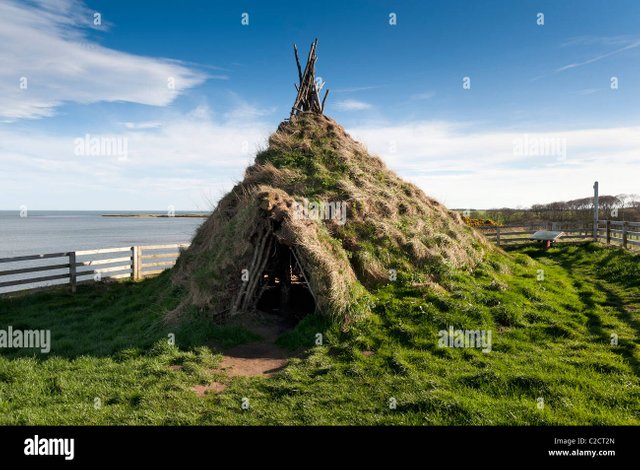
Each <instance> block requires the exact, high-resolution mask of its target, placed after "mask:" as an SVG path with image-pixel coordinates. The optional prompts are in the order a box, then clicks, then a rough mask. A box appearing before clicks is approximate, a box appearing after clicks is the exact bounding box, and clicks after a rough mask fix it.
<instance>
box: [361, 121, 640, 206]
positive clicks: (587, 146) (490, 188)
mask: <svg viewBox="0 0 640 470" xmlns="http://www.w3.org/2000/svg"><path fill="white" fill-rule="evenodd" d="M350 132H351V134H352V135H353V136H354V137H356V138H357V139H358V140H360V141H361V142H363V143H365V144H366V145H367V147H368V148H369V149H370V151H372V152H373V153H376V154H378V155H380V156H381V157H382V158H383V159H384V161H385V162H387V164H388V165H389V167H391V168H392V169H394V170H396V171H397V172H398V173H399V174H400V175H401V176H403V177H405V178H407V179H409V180H412V181H413V182H414V183H416V184H418V185H419V186H420V187H421V188H422V189H423V190H424V191H425V192H426V193H427V194H429V195H431V196H433V197H435V198H437V199H439V200H440V201H441V202H443V203H445V204H446V205H447V206H449V207H478V208H487V207H503V206H511V207H515V206H517V205H523V206H528V205H531V204H534V203H537V202H547V201H554V200H563V199H571V198H574V197H575V198H577V197H586V196H589V194H590V193H591V186H592V184H593V181H595V180H599V181H600V185H601V188H602V189H601V192H604V193H607V194H618V193H623V192H629V193H634V192H635V193H637V192H640V187H639V185H638V178H637V175H638V168H639V166H640V127H624V128H609V129H608V128H595V129H581V130H571V131H562V130H558V131H549V132H529V133H527V134H526V135H527V137H526V138H527V139H529V141H534V140H537V141H538V142H543V141H544V140H545V139H546V140H547V141H548V139H559V140H560V141H563V142H566V158H564V159H563V158H562V156H561V155H546V156H545V155H541V156H535V155H531V156H522V155H518V154H517V152H515V144H516V143H518V142H522V141H523V140H524V139H525V134H524V133H523V132H512V131H509V132H501V131H475V130H474V129H473V127H472V126H471V125H464V124H459V123H448V122H423V123H413V124H406V125H398V126H369V127H356V128H352V129H350Z"/></svg>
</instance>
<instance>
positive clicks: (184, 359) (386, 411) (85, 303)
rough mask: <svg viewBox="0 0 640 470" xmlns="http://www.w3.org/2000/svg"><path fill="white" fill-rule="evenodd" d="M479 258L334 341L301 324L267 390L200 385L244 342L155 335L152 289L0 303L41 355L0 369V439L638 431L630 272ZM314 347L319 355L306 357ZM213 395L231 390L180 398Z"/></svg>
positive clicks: (160, 331)
mask: <svg viewBox="0 0 640 470" xmlns="http://www.w3.org/2000/svg"><path fill="white" fill-rule="evenodd" d="M491 256H492V258H491V259H490V260H489V261H487V262H486V263H485V264H484V265H482V266H480V267H479V268H478V269H476V270H475V271H474V273H473V274H471V275H469V274H465V275H455V274H448V275H447V277H445V278H444V279H443V280H442V284H444V285H445V286H447V287H448V288H449V289H450V292H451V294H449V293H445V292H442V293H439V292H437V291H433V290H431V291H428V290H422V289H419V288H415V287H410V282H409V280H407V279H405V280H404V281H402V280H401V281H397V282H395V283H390V284H389V285H387V286H385V287H382V288H381V289H379V290H378V291H377V292H375V296H376V299H377V301H376V306H375V308H374V312H375V314H374V315H373V316H371V317H370V319H368V320H367V321H364V322H361V323H359V324H357V325H355V326H354V327H353V328H352V329H351V330H350V331H349V332H348V333H343V332H340V331H339V329H338V328H337V327H336V326H335V325H332V324H330V323H327V322H328V320H326V319H321V318H318V317H309V318H307V319H305V320H304V321H303V322H302V323H301V324H300V325H299V326H298V328H297V329H296V330H294V331H293V332H290V333H288V334H286V335H285V336H284V337H282V338H281V339H280V342H281V344H283V345H285V346H290V347H292V348H296V347H299V346H305V347H308V348H309V349H308V355H307V356H306V358H304V359H294V360H293V361H292V364H291V365H290V366H289V367H288V368H287V369H285V370H284V371H283V372H281V373H280V374H278V375H277V376H275V377H273V378H271V379H262V378H251V379H249V378H235V379H233V380H232V381H231V380H229V379H227V378H224V377H220V376H219V375H216V373H214V372H211V369H212V368H213V367H215V365H216V363H217V361H218V360H219V355H217V354H216V353H215V352H212V350H211V349H210V348H209V347H208V346H207V341H209V340H211V339H215V340H218V341H220V340H225V341H226V342H227V343H228V344H236V343H241V342H244V341H248V340H250V339H252V338H251V337H250V334H248V333H246V332H244V331H242V330H240V329H238V328H230V327H217V326H213V325H211V323H210V322H209V321H208V320H207V319H206V318H197V317H194V318H193V319H191V321H189V322H186V323H185V324H183V325H182V326H181V327H180V329H178V330H175V331H174V330H173V329H172V328H169V327H166V326H164V325H162V324H161V323H160V319H161V318H162V316H163V314H164V312H166V311H167V310H168V309H171V308H173V307H174V306H175V305H176V303H177V302H178V299H179V298H180V292H177V291H175V290H173V289H171V288H170V287H169V286H170V283H169V282H168V277H167V275H166V274H165V275H163V276H160V277H159V278H156V279H152V280H147V281H144V282H142V283H138V284H130V283H125V284H117V285H111V286H100V287H98V288H95V287H93V286H85V287H82V288H81V289H79V292H78V294H76V295H75V296H72V295H70V294H66V293H63V292H51V293H40V294H36V295H34V296H28V297H22V298H19V299H14V300H6V299H5V300H0V328H6V326H7V325H13V327H14V328H50V329H51V330H52V335H53V341H54V344H53V351H52V353H51V354H50V355H48V356H41V355H34V354H33V353H25V352H21V353H18V354H16V353H15V352H11V351H4V352H2V355H0V423H2V424H378V423H380V424H387V423H393V424H478V425H480V424H640V380H639V376H640V348H639V347H638V338H639V333H640V320H639V318H638V311H639V310H638V309H640V285H639V282H638V280H639V279H640V268H639V266H640V257H639V256H637V255H635V256H634V255H631V254H629V253H625V252H620V251H618V250H613V249H606V248H604V247H600V246H595V245H583V246H561V247H558V248H553V249H551V250H549V251H547V252H544V251H541V250H539V249H537V248H525V249H522V250H520V251H518V252H513V253H511V254H510V255H500V254H494V255H491ZM539 269H543V270H544V280H543V281H538V280H537V275H538V270H539ZM496 273H498V274H496ZM158 293H160V295H159V296H158ZM448 325H453V326H455V327H456V328H468V329H491V330H492V331H493V350H492V352H491V353H488V354H485V353H482V352H480V351H479V350H473V349H440V348H438V347H437V336H436V335H437V331H438V330H440V329H442V328H446V327H447V326H448ZM319 331H321V332H323V334H324V343H325V344H324V345H323V346H313V341H314V339H315V334H316V333H317V332H319ZM169 332H172V333H175V335H176V341H177V346H178V347H172V346H169V345H168V344H167V342H166V335H167V334H168V333H169ZM611 333H615V334H617V335H618V337H619V345H618V346H612V345H611V344H610V343H611V342H610V335H611ZM363 351H374V354H373V355H365V354H363ZM172 364H181V365H183V367H182V369H180V370H172V369H170V368H169V366H170V365H172ZM213 379H217V380H221V381H227V382H228V383H229V385H230V386H229V388H228V389H227V390H226V391H224V392H223V393H222V394H218V395H215V394H209V395H207V396H206V397H204V398H198V397H196V396H195V394H194V393H193V392H192V391H191V390H190V387H192V386H193V385H196V384H199V383H207V382H208V381H210V380H213ZM96 397H98V398H100V400H101V406H100V407H98V408H96V407H95V406H94V404H95V398H96ZM243 397H247V398H249V403H250V409H249V410H247V411H245V410H242V409H241V400H242V398H243ZM391 397H393V398H395V400H396V401H397V407H396V409H394V410H392V409H390V408H389V406H388V403H389V399H390V398H391ZM540 397H542V398H543V399H544V403H545V406H544V408H543V409H539V408H538V406H537V405H538V399H539V398H540Z"/></svg>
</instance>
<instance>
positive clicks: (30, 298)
mask: <svg viewBox="0 0 640 470" xmlns="http://www.w3.org/2000/svg"><path fill="white" fill-rule="evenodd" d="M181 298H182V292H181V291H180V290H179V289H177V288H175V287H173V286H172V284H171V281H170V272H168V271H166V272H164V273H162V274H161V275H159V276H157V277H155V278H150V279H145V280H143V281H140V282H131V281H125V282H104V283H99V284H88V285H81V286H78V290H77V292H76V293H75V294H72V293H70V292H69V291H68V290H67V289H51V290H46V291H40V292H37V293H33V294H29V293H25V294H21V295H19V296H15V297H2V298H0V329H5V330H6V329H7V328H8V327H9V326H11V327H13V329H14V330H16V329H21V330H50V331H51V343H52V344H51V351H50V353H48V354H41V353H40V351H39V350H36V349H2V350H0V353H1V354H2V355H3V356H5V357H24V356H34V357H36V358H39V359H46V358H48V357H55V356H58V357H65V358H76V357H79V356H94V357H107V356H118V355H119V353H121V352H123V351H126V352H127V354H128V355H130V354H132V353H133V354H144V353H145V352H147V351H149V350H150V349H151V348H152V347H153V345H154V344H155V343H157V342H158V341H161V340H167V341H169V339H170V338H175V345H176V346H177V347H178V348H180V349H190V348H194V347H198V346H203V345H209V344H211V343H212V342H215V343H216V344H221V345H222V346H224V347H233V346H235V345H238V344H243V343H245V342H249V341H253V340H255V339H256V335H255V334H253V333H251V332H249V331H247V330H245V329H244V328H242V327H240V326H224V325H216V324H214V323H213V322H212V321H211V319H210V317H207V316H206V315H204V314H200V313H198V312H195V311H187V312H186V313H185V315H184V317H183V319H182V321H180V322H179V324H171V325H169V324H166V323H165V322H164V317H165V315H166V313H167V312H169V311H171V310H172V309H174V308H176V307H177V306H178V304H179V303H180V300H181Z"/></svg>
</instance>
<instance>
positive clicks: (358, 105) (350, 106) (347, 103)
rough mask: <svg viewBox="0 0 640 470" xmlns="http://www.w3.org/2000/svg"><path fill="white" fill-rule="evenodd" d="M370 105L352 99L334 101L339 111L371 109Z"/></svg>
mask: <svg viewBox="0 0 640 470" xmlns="http://www.w3.org/2000/svg"><path fill="white" fill-rule="evenodd" d="M372 107H373V106H371V105H370V104H369V103H365V102H364V101H358V100H352V99H348V100H342V101H338V102H337V103H336V108H338V109H339V110H340V111H363V110H365V109H371V108H372Z"/></svg>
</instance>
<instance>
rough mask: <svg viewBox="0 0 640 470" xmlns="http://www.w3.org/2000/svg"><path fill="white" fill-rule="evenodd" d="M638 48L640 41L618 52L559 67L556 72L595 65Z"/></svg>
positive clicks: (619, 49)
mask: <svg viewBox="0 0 640 470" xmlns="http://www.w3.org/2000/svg"><path fill="white" fill-rule="evenodd" d="M638 46H640V40H637V41H634V42H632V43H631V44H627V45H626V46H623V47H620V48H618V49H616V50H613V51H610V52H607V53H605V54H600V55H597V56H595V57H592V58H590V59H587V60H583V61H581V62H574V63H572V64H568V65H565V66H562V67H559V68H557V69H556V70H555V72H563V71H565V70H569V69H574V68H576V67H582V66H584V65H588V64H593V63H594V62H598V61H599V60H602V59H606V58H607V57H611V56H614V55H616V54H620V53H621V52H624V51H628V50H630V49H635V48H636V47H638Z"/></svg>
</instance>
